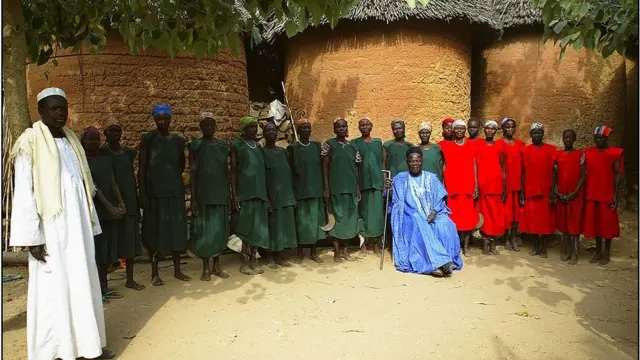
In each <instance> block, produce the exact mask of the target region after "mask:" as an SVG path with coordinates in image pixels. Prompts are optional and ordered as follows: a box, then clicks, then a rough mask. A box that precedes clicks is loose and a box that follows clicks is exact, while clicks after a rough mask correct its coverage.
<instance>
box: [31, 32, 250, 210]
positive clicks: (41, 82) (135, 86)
mask: <svg viewBox="0 0 640 360" xmlns="http://www.w3.org/2000/svg"><path fill="white" fill-rule="evenodd" d="M57 60H58V66H54V65H53V63H51V62H50V63H48V64H46V65H44V66H42V67H37V66H35V65H28V66H27V92H28V95H29V112H30V114H31V119H32V120H33V121H37V120H38V119H39V115H38V108H37V101H36V96H37V94H38V93H39V92H40V91H41V90H43V89H45V88H47V87H52V86H55V87H59V88H61V89H63V90H64V91H65V92H66V94H67V97H68V101H69V122H68V126H69V127H70V128H72V129H73V130H74V131H75V132H76V133H77V134H80V133H81V132H82V130H83V129H84V128H86V127H87V126H97V127H98V128H100V129H103V128H104V127H105V126H107V125H108V124H109V123H111V122H112V121H116V122H118V123H119V124H120V125H121V126H122V128H123V144H124V145H126V146H130V147H133V148H136V149H137V148H138V147H139V142H140V137H141V135H142V134H143V133H145V132H147V131H150V130H153V129H155V125H154V122H153V118H152V117H151V111H152V109H153V106H154V105H155V104H158V103H168V104H170V105H171V108H172V110H173V119H172V124H171V131H172V132H175V133H178V134H180V135H181V136H183V137H184V138H185V140H187V141H191V140H193V139H196V138H198V137H199V136H200V128H199V123H200V113H201V112H202V111H209V112H212V113H213V114H214V116H215V117H216V119H217V125H218V133H217V137H219V138H221V139H224V140H232V139H234V138H236V137H237V136H238V135H239V127H238V120H239V119H240V118H241V117H242V116H245V115H247V114H248V113H249V91H248V84H247V65H246V60H245V54H244V50H243V49H240V53H239V56H238V57H234V56H232V55H231V54H230V53H228V52H224V53H221V54H220V55H219V56H217V57H215V58H207V59H203V60H201V61H196V60H195V58H193V57H192V56H190V55H189V54H186V53H180V54H178V56H177V57H176V58H175V59H173V60H172V59H171V58H170V57H169V56H168V55H167V54H165V53H158V52H153V51H146V52H143V53H141V54H139V55H137V56H131V55H129V47H128V46H127V45H126V44H124V43H123V42H122V41H120V40H119V39H118V38H117V37H114V36H110V37H109V38H108V41H107V45H106V47H105V48H104V50H103V52H102V54H101V55H95V56H94V55H90V54H89V52H88V49H83V51H82V52H81V53H80V54H68V53H64V52H63V53H59V56H58V58H57ZM186 154H187V152H186V151H185V158H186ZM136 167H137V162H136ZM136 170H137V169H136ZM183 178H184V180H185V185H186V184H187V182H188V172H187V171H185V172H184V174H183ZM186 190H187V192H188V191H189V188H188V186H186ZM187 199H189V195H187Z"/></svg>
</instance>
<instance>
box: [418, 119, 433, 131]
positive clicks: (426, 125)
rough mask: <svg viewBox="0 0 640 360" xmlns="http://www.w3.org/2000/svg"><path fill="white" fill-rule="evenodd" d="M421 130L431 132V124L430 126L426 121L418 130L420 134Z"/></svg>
mask: <svg viewBox="0 0 640 360" xmlns="http://www.w3.org/2000/svg"><path fill="white" fill-rule="evenodd" d="M421 130H429V132H431V124H429V123H428V122H426V121H425V122H422V123H420V127H419V128H418V132H420V131H421Z"/></svg>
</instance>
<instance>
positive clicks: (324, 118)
mask: <svg viewBox="0 0 640 360" xmlns="http://www.w3.org/2000/svg"><path fill="white" fill-rule="evenodd" d="M470 39H471V36H470V34H469V31H468V30H467V27H466V25H462V24H455V25H450V24H446V23H425V22H416V21H402V22H397V23H391V24H385V23H382V22H371V21H368V22H363V23H353V22H347V21H345V22H344V23H343V22H342V21H341V22H340V25H339V26H338V27H337V28H336V29H335V30H334V31H333V32H331V30H330V29H328V28H319V29H307V30H305V32H304V33H302V34H300V35H297V36H295V37H294V38H292V39H291V40H290V41H289V42H288V44H287V46H286V50H285V54H286V56H285V72H286V77H285V79H286V82H285V86H286V88H287V97H288V100H289V103H290V106H291V107H292V109H293V110H294V113H296V111H300V110H303V111H305V112H306V116H307V117H308V118H309V120H310V122H311V123H312V125H313V134H312V137H313V138H314V139H316V140H323V139H326V138H329V137H332V136H333V125H332V124H333V120H334V119H335V118H336V117H337V116H343V117H345V118H346V119H347V120H348V122H349V134H350V136H351V137H352V138H354V137H357V136H359V131H358V120H359V119H361V118H363V117H365V116H367V117H369V118H370V119H371V121H372V122H373V125H374V129H373V135H374V136H375V137H381V138H383V139H385V140H388V139H391V138H392V136H393V135H392V133H391V126H390V123H391V120H393V119H397V118H402V119H405V120H406V122H407V138H408V139H409V140H410V141H418V125H419V124H420V123H421V122H423V121H428V122H431V123H432V125H433V126H434V131H433V136H432V138H433V140H436V141H437V140H440V139H441V134H440V131H439V130H438V129H439V124H440V123H441V121H442V119H444V118H447V117H462V118H468V117H469V115H470V111H471V103H470V102H471V40H470Z"/></svg>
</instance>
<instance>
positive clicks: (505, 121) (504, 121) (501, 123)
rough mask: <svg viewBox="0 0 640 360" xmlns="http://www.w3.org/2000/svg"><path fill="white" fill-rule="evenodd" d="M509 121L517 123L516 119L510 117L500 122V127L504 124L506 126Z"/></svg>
mask: <svg viewBox="0 0 640 360" xmlns="http://www.w3.org/2000/svg"><path fill="white" fill-rule="evenodd" d="M507 121H513V123H514V124H515V123H516V121H515V120H514V119H512V118H510V117H506V118H503V119H502V121H500V126H504V124H506V123H507Z"/></svg>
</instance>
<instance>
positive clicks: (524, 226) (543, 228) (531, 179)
mask: <svg viewBox="0 0 640 360" xmlns="http://www.w3.org/2000/svg"><path fill="white" fill-rule="evenodd" d="M557 151H558V149H556V147H555V146H553V145H549V144H542V146H535V145H533V144H531V145H527V146H525V148H524V150H523V152H522V160H523V165H524V171H525V178H524V195H525V200H524V215H523V217H522V218H521V219H520V224H519V228H520V232H523V233H527V234H535V235H551V234H553V233H555V231H556V224H555V214H554V212H553V207H552V206H551V204H549V200H550V196H551V190H552V188H553V186H552V185H553V166H554V165H555V161H556V153H557Z"/></svg>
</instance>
